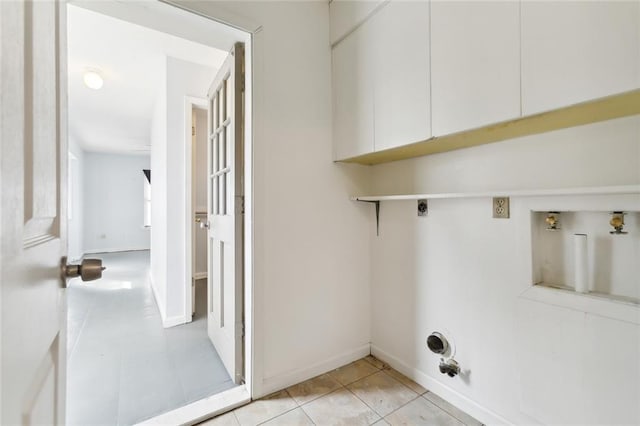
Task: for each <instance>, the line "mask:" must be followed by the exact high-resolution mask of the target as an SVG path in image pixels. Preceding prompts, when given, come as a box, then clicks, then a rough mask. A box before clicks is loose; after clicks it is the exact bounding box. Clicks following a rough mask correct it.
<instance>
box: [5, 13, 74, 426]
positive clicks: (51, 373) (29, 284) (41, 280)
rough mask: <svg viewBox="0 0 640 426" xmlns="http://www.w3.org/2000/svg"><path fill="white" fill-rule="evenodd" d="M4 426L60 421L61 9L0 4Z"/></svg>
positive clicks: (63, 358) (63, 17) (62, 305)
mask: <svg viewBox="0 0 640 426" xmlns="http://www.w3.org/2000/svg"><path fill="white" fill-rule="evenodd" d="M0 32H1V37H0V43H1V47H0V57H1V58H2V59H1V62H2V64H1V68H0V70H1V71H0V72H1V78H0V80H1V84H2V88H1V90H0V94H1V99H2V100H1V101H0V102H1V105H0V111H1V114H2V115H1V124H0V127H1V130H0V131H1V135H2V136H1V142H0V143H1V145H0V153H1V162H2V163H1V167H0V170H1V171H0V174H1V179H0V181H1V182H2V195H1V201H0V203H1V204H0V213H1V215H2V218H1V220H0V226H1V227H2V228H1V231H2V233H1V234H2V241H1V244H2V249H1V252H0V262H1V266H0V268H1V278H2V281H0V285H1V287H0V297H1V301H2V350H1V356H2V370H1V379H0V386H1V392H2V404H1V406H0V409H1V411H2V413H1V421H0V423H1V424H3V425H51V424H64V421H65V413H64V406H65V386H64V383H65V376H66V374H65V361H66V347H65V346H66V341H65V317H64V316H65V294H64V285H63V282H62V280H61V278H60V270H61V268H60V261H61V258H62V256H63V255H64V254H65V253H66V249H67V248H66V202H65V199H66V193H65V188H66V184H65V182H66V175H67V167H66V163H67V141H66V93H67V90H66V89H67V84H66V81H67V73H66V5H65V3H64V1H63V0H58V1H42V2H39V1H34V2H31V1H1V2H0Z"/></svg>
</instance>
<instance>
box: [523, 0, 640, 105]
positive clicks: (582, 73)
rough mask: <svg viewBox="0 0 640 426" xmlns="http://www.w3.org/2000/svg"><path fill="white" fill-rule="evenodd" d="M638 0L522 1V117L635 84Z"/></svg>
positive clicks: (639, 75) (639, 66)
mask: <svg viewBox="0 0 640 426" xmlns="http://www.w3.org/2000/svg"><path fill="white" fill-rule="evenodd" d="M639 9H640V2H638V1H620V2H616V1H594V2H587V1H581V2H561V1H553V2H523V3H522V109H523V114H524V115H529V114H533V113H537V112H541V111H546V110H550V109H554V108H558V107H562V106H567V105H572V104H575V103H579V102H583V101H586V100H589V99H594V98H600V97H603V96H607V95H612V94H616V93H620V92H625V91H628V90H632V89H637V88H639V87H640V10H639Z"/></svg>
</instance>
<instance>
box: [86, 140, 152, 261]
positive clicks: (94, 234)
mask: <svg viewBox="0 0 640 426" xmlns="http://www.w3.org/2000/svg"><path fill="white" fill-rule="evenodd" d="M149 166H150V164H149V156H148V155H125V154H105V153H97V152H86V153H85V155H84V187H83V194H84V196H83V202H84V220H83V223H84V227H83V228H84V229H83V234H84V251H85V253H101V252H110V251H124V250H148V249H149V247H150V244H149V230H148V229H146V228H144V179H145V177H144V173H143V172H142V170H143V169H148V168H149Z"/></svg>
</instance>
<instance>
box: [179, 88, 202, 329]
mask: <svg viewBox="0 0 640 426" xmlns="http://www.w3.org/2000/svg"><path fill="white" fill-rule="evenodd" d="M193 108H198V109H204V110H205V111H206V110H207V99H206V98H196V97H193V96H185V97H184V127H185V129H184V170H185V176H186V180H185V185H186V186H185V194H186V199H185V208H186V215H185V216H186V221H185V230H186V232H185V244H184V247H185V250H184V264H185V266H186V267H185V279H184V284H185V297H184V301H185V321H186V322H191V321H192V320H193V314H192V309H191V307H192V306H193V299H192V296H193V293H192V291H191V284H192V279H193V275H194V273H195V256H194V254H195V236H194V234H195V231H196V229H195V228H196V226H195V221H194V217H195V209H194V201H195V200H194V198H195V197H194V196H193V190H194V188H195V182H194V172H195V169H194V167H193V153H194V151H195V147H194V146H193V138H192V133H191V132H192V130H191V123H192V120H193Z"/></svg>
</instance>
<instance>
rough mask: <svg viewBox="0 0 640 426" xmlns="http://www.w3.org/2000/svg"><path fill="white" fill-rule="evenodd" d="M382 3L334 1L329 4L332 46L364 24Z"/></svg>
mask: <svg viewBox="0 0 640 426" xmlns="http://www.w3.org/2000/svg"><path fill="white" fill-rule="evenodd" d="M381 3H383V0H333V1H332V2H331V3H329V17H330V38H331V44H334V43H335V42H336V41H338V40H339V39H340V38H342V37H344V36H345V35H346V34H348V33H349V31H351V30H353V29H354V28H355V27H356V26H358V25H359V24H361V23H362V22H364V21H365V20H366V19H367V17H368V16H369V15H370V14H371V13H372V12H373V11H374V10H375V9H376V7H378V6H379V5H380V4H381Z"/></svg>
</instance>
